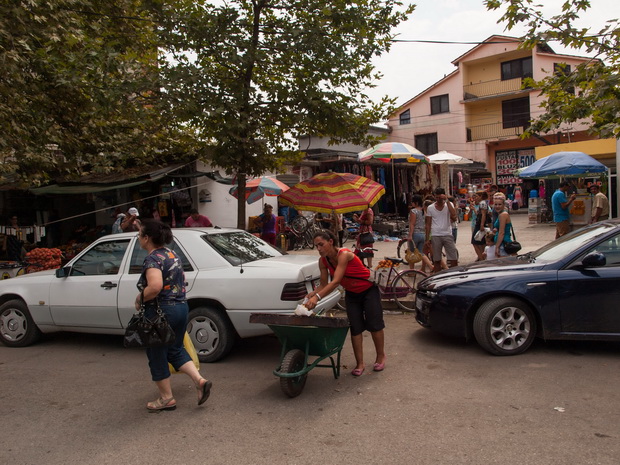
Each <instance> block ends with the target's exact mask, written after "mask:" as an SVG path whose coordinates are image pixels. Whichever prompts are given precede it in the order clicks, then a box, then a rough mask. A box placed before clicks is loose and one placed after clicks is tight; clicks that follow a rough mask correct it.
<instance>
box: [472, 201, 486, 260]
mask: <svg viewBox="0 0 620 465" xmlns="http://www.w3.org/2000/svg"><path fill="white" fill-rule="evenodd" d="M488 198H489V194H487V192H486V191H480V192H477V193H475V194H474V195H473V197H472V201H471V203H470V206H469V211H470V214H471V215H472V220H471V221H472V223H471V225H472V234H471V245H472V246H473V247H474V251H475V252H476V256H477V257H478V258H477V259H476V261H480V260H484V257H483V256H482V255H483V253H484V247H485V244H486V241H485V238H484V235H485V232H484V231H485V228H486V227H487V224H489V222H490V217H489V204H488V201H487V200H488ZM476 237H478V239H476Z"/></svg>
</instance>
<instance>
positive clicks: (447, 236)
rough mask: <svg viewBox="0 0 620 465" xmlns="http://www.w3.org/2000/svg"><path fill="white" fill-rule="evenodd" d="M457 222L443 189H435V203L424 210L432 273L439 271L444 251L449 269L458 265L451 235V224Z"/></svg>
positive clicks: (453, 209)
mask: <svg viewBox="0 0 620 465" xmlns="http://www.w3.org/2000/svg"><path fill="white" fill-rule="evenodd" d="M456 220H457V215H456V209H455V208H454V205H452V203H451V202H448V201H447V196H446V191H445V189H444V188H443V187H438V188H437V189H435V203H433V204H431V205H429V206H428V208H427V209H426V217H425V221H426V245H427V246H430V247H431V251H432V254H433V273H437V272H438V271H439V270H440V269H441V254H442V252H443V251H444V250H445V252H446V259H447V260H448V266H449V267H450V268H452V267H454V266H457V265H458V257H459V256H458V251H457V250H456V243H455V241H454V236H453V235H452V223H453V222H455V221H456Z"/></svg>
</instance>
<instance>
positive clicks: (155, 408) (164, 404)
mask: <svg viewBox="0 0 620 465" xmlns="http://www.w3.org/2000/svg"><path fill="white" fill-rule="evenodd" d="M171 402H174V404H172V405H171V404H170V403H171ZM146 408H147V409H148V411H149V412H161V411H162V410H174V409H176V408H177V404H176V402H175V400H174V397H171V398H170V399H163V398H161V397H160V398H159V399H157V400H156V401H154V402H149V403H148V404H146Z"/></svg>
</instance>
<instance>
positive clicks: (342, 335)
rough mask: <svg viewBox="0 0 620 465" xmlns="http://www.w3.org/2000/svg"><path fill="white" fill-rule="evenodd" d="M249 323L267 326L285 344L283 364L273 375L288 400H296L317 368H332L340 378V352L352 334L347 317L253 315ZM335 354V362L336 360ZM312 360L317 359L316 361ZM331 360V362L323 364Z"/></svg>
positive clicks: (282, 353)
mask: <svg viewBox="0 0 620 465" xmlns="http://www.w3.org/2000/svg"><path fill="white" fill-rule="evenodd" d="M250 323H262V324H266V325H267V326H269V328H271V330H272V331H273V332H274V333H275V334H276V336H277V337H278V339H279V340H280V343H281V344H282V351H281V353H280V365H279V366H278V367H277V368H276V369H275V370H273V374H274V375H276V376H278V377H279V378H280V388H281V389H282V391H283V392H284V394H286V395H287V396H289V397H297V396H298V395H299V394H301V392H302V391H303V389H304V386H305V385H306V378H307V376H308V372H309V371H310V370H312V369H313V368H314V367H325V368H331V369H332V370H333V373H334V378H336V379H338V377H339V376H340V352H341V351H342V346H343V344H344V341H345V339H346V337H347V333H348V331H349V320H348V319H347V318H332V317H319V316H301V315H284V314H274V313H252V314H250ZM334 355H337V356H336V360H334V357H333V356H334ZM309 357H316V358H315V359H314V360H313V361H311V360H309ZM326 359H329V361H330V363H329V364H328V363H321V362H323V361H324V360H326Z"/></svg>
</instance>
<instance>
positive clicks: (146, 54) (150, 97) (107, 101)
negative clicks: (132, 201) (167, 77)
mask: <svg viewBox="0 0 620 465" xmlns="http://www.w3.org/2000/svg"><path fill="white" fill-rule="evenodd" d="M142 3H143V2H141V1H139V0H115V1H101V0H47V1H46V0H6V1H4V2H2V4H0V62H1V63H2V66H1V67H0V128H1V130H2V133H1V136H0V157H1V160H0V161H1V163H0V174H1V175H8V174H9V173H12V174H17V175H18V176H19V177H20V178H21V179H23V180H24V181H25V182H26V184H27V185H38V184H42V183H46V182H47V181H48V180H49V179H50V178H51V177H56V176H62V177H64V178H71V177H77V176H81V175H84V174H87V173H89V172H109V171H114V170H122V169H123V168H124V167H128V166H135V165H140V164H148V163H154V162H156V161H157V160H159V159H160V158H161V156H160V155H157V154H161V153H164V151H166V150H167V151H168V153H170V152H176V151H181V150H183V147H185V146H186V143H187V140H185V139H184V137H186V136H184V135H183V133H181V132H180V131H178V130H176V129H174V128H171V127H168V126H167V125H166V124H164V122H163V121H162V119H161V118H160V113H159V111H158V110H157V105H158V100H159V98H158V94H159V88H158V86H157V82H158V80H159V77H158V73H157V43H156V38H157V36H156V34H155V29H154V26H153V22H152V21H151V19H150V18H149V14H148V12H146V11H145V10H144V9H143V7H142Z"/></svg>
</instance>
